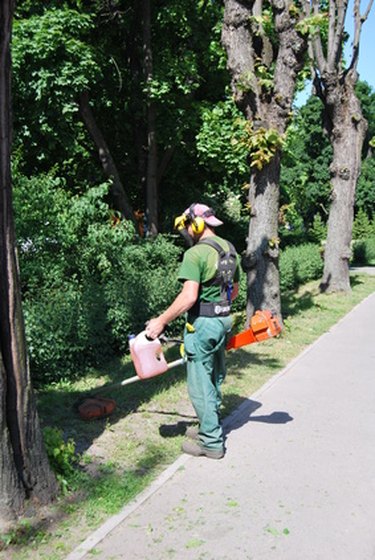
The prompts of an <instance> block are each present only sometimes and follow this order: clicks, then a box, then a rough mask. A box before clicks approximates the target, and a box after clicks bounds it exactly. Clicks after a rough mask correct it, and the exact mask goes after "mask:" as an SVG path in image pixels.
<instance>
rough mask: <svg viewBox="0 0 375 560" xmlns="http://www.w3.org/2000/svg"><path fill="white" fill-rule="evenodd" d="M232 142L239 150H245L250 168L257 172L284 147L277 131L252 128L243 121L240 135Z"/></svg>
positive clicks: (249, 123) (246, 121)
mask: <svg viewBox="0 0 375 560" xmlns="http://www.w3.org/2000/svg"><path fill="white" fill-rule="evenodd" d="M234 141H235V144H236V145H238V146H239V149H240V150H243V149H244V148H246V149H247V151H248V153H249V158H250V167H255V168H256V169H257V170H258V171H260V170H261V169H263V167H264V166H265V165H267V164H268V163H269V162H270V161H271V160H272V158H273V157H274V156H275V154H276V152H277V151H278V150H280V149H281V148H282V147H283V145H284V137H283V136H282V135H280V134H279V133H278V131H277V130H274V129H272V128H270V129H266V128H264V127H259V128H254V127H253V123H252V122H251V121H248V120H245V119H243V129H242V134H241V135H240V137H239V139H235V140H234Z"/></svg>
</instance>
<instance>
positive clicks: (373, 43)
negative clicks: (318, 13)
mask: <svg viewBox="0 0 375 560" xmlns="http://www.w3.org/2000/svg"><path fill="white" fill-rule="evenodd" d="M368 2H369V0H365V1H364V0H361V14H363V13H364V12H365V11H366V8H367V6H368ZM345 27H346V29H347V31H348V32H349V34H352V31H353V5H352V2H349V7H348V12H347V15H346V21H345ZM348 43H349V44H348V46H347V49H346V53H347V58H348V56H349V53H351V41H349V42H348ZM357 69H358V73H359V78H360V79H361V80H364V81H365V82H367V83H368V84H370V86H371V87H372V88H373V89H374V90H375V3H374V4H373V6H372V9H371V12H370V15H369V17H368V18H367V20H366V21H365V23H364V24H363V25H362V33H361V41H360V47H359V60H358V66H357Z"/></svg>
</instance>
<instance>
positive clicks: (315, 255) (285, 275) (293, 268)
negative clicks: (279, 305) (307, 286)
mask: <svg viewBox="0 0 375 560" xmlns="http://www.w3.org/2000/svg"><path fill="white" fill-rule="evenodd" d="M322 273H323V261H322V258H321V255H320V249H319V245H316V244H313V243H306V244H304V245H298V246H296V247H286V248H285V249H284V250H283V251H282V252H281V255H280V288H281V290H282V291H284V290H292V289H294V288H297V287H298V286H299V285H301V284H304V283H305V282H307V281H309V280H315V279H317V278H319V276H321V274H322Z"/></svg>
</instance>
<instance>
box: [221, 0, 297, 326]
mask: <svg viewBox="0 0 375 560" xmlns="http://www.w3.org/2000/svg"><path fill="white" fill-rule="evenodd" d="M224 4H225V11H224V22H223V29H222V42H223V44H224V46H225V48H226V51H227V56H228V61H227V66H228V68H229V70H230V73H231V76H232V89H233V93H234V98H235V101H236V103H237V105H238V106H239V108H240V109H241V110H242V112H243V113H244V115H245V117H246V118H247V120H248V121H250V122H251V123H252V133H253V135H254V136H253V138H255V139H256V138H257V136H256V135H257V134H258V138H260V136H261V135H263V138H265V137H266V135H267V134H268V133H270V132H272V134H273V133H275V134H276V137H278V138H279V140H280V143H277V144H275V145H274V146H273V147H272V146H271V151H272V152H273V153H272V158H271V160H267V161H265V162H264V163H262V164H259V165H258V164H256V162H255V159H256V158H257V157H258V156H259V152H257V151H256V150H257V149H258V148H256V149H255V150H253V153H251V151H250V154H249V156H250V163H251V174H250V189H249V203H250V208H251V216H250V225H249V236H248V239H247V250H246V254H245V255H244V258H243V266H244V269H245V270H246V271H247V274H248V277H247V285H248V301H247V317H248V321H249V320H250V318H251V315H252V314H253V312H254V311H255V310H257V309H271V310H272V311H273V312H274V313H275V314H277V315H278V316H279V317H281V303H280V281H279V271H278V210H279V208H278V201H279V178H280V146H281V140H282V136H283V134H284V133H285V130H286V127H287V124H288V122H289V119H290V114H291V109H292V101H293V96H294V91H295V86H296V80H297V75H298V72H299V71H300V69H301V68H302V66H303V62H304V56H305V52H306V50H307V41H306V40H305V39H304V38H302V37H301V36H300V35H299V33H298V32H297V31H296V23H297V19H296V18H297V16H298V18H301V17H302V14H300V13H299V14H297V15H293V13H292V10H289V5H288V4H287V3H284V2H281V1H278V0H273V1H271V2H270V4H271V7H272V11H273V18H274V29H275V32H276V33H277V41H274V42H272V41H271V38H270V37H269V36H267V34H266V32H265V31H264V29H263V24H262V16H263V15H264V12H263V8H264V6H263V4H262V0H257V1H256V2H255V1H254V0H225V2H224ZM296 13H297V12H295V14H296ZM267 17H268V18H269V14H267ZM264 78H267V79H266V80H265V79H264ZM259 133H260V134H259ZM273 135H274V134H273ZM250 145H251V144H250ZM259 149H260V151H262V150H263V147H262V145H261V144H259Z"/></svg>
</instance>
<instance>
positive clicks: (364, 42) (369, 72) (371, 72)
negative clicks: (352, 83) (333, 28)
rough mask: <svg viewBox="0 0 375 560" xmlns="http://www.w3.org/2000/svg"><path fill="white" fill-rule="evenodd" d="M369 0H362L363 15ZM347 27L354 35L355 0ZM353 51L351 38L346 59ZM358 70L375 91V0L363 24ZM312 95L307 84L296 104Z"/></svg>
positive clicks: (347, 17) (350, 8) (350, 6)
mask: <svg viewBox="0 0 375 560" xmlns="http://www.w3.org/2000/svg"><path fill="white" fill-rule="evenodd" d="M368 2H369V0H361V14H362V15H363V14H364V12H365V11H366V8H367V6H368ZM345 29H346V31H347V32H348V33H349V35H350V36H351V37H352V34H353V29H354V23H353V2H352V0H349V6H348V10H347V14H346V20H345ZM351 53H352V40H351V39H349V41H348V43H347V45H346V48H345V55H346V60H347V61H349V58H351ZM357 70H358V73H359V78H360V80H363V81H365V82H367V83H368V84H369V85H370V86H371V87H372V89H373V90H374V91H375V0H374V4H373V6H372V9H371V11H370V14H369V16H368V18H367V20H366V21H365V23H364V24H363V25H362V32H361V40H360V44H359V60H358V66H357ZM310 95H311V84H307V85H306V88H305V89H304V91H301V92H300V93H298V94H297V97H296V100H295V104H296V106H297V107H301V105H304V103H306V101H307V99H308V98H309V96H310Z"/></svg>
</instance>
